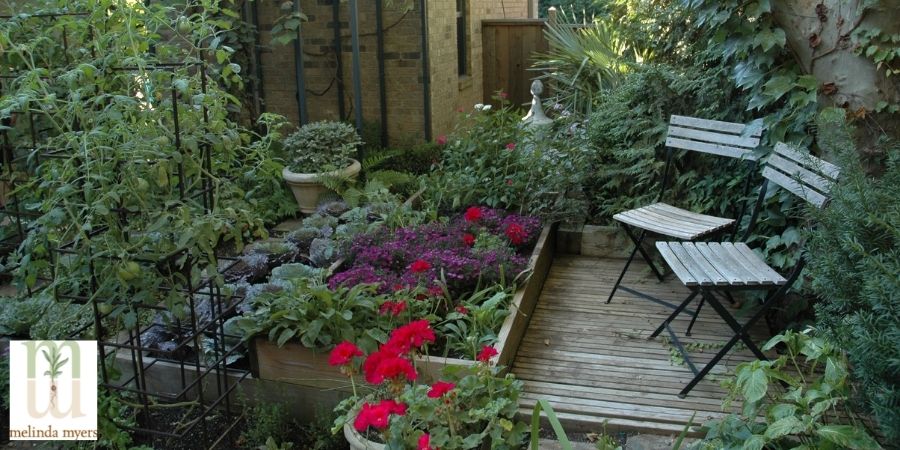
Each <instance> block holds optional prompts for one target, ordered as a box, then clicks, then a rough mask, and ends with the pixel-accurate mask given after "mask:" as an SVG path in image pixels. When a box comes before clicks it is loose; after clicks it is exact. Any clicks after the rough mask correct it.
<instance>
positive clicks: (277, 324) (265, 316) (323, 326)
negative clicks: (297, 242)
mask: <svg viewBox="0 0 900 450" xmlns="http://www.w3.org/2000/svg"><path fill="white" fill-rule="evenodd" d="M282 281H284V283H283V285H285V288H284V290H281V291H278V292H264V293H262V294H260V295H259V296H257V297H256V298H254V300H253V305H252V306H251V308H252V311H251V312H250V313H248V314H245V315H244V316H243V317H242V318H241V319H240V320H239V322H238V325H239V327H240V328H241V329H242V330H243V331H244V333H245V335H246V336H248V337H252V336H255V335H256V334H261V333H266V334H267V336H268V339H269V340H270V341H272V342H275V343H276V344H278V345H279V346H282V345H284V344H285V343H286V342H288V341H291V340H297V341H299V342H300V343H301V344H303V345H304V346H305V347H309V348H330V347H331V346H333V345H335V344H337V343H338V342H341V341H346V340H350V341H353V340H357V339H362V340H366V342H368V348H371V347H374V346H375V345H376V341H377V339H376V338H380V337H381V335H380V334H379V333H377V332H376V330H366V329H364V328H361V327H360V326H359V325H360V324H361V323H371V322H375V321H376V310H377V305H378V304H380V303H381V302H382V301H383V297H382V296H380V295H378V294H377V293H376V292H375V288H374V287H373V286H371V285H365V284H359V285H356V286H353V287H352V288H348V287H342V286H341V287H337V288H335V289H334V290H331V289H329V288H328V286H327V285H326V284H325V283H324V280H321V279H320V280H316V279H309V278H305V277H297V278H291V279H288V280H282Z"/></svg>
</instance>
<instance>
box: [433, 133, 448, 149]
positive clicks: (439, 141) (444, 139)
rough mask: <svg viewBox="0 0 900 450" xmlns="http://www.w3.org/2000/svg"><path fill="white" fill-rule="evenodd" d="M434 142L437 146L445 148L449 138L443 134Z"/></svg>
mask: <svg viewBox="0 0 900 450" xmlns="http://www.w3.org/2000/svg"><path fill="white" fill-rule="evenodd" d="M434 142H435V143H436V144H437V145H440V146H441V147H443V146H445V145H447V136H444V135H443V134H442V135H440V136H438V137H437V139H435V141H434Z"/></svg>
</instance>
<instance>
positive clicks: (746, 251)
mask: <svg viewBox="0 0 900 450" xmlns="http://www.w3.org/2000/svg"><path fill="white" fill-rule="evenodd" d="M734 248H736V249H737V250H738V251H739V252H741V254H742V255H744V258H746V259H747V260H749V261H753V262H754V263H755V264H756V267H757V268H758V270H759V271H760V272H762V273H763V274H765V276H766V277H768V278H769V279H771V280H773V281H774V282H775V284H777V285H782V284H784V283H785V282H786V281H787V280H785V279H784V277H783V276H781V274H780V273H778V272H776V271H775V270H773V269H772V268H771V267H769V265H768V264H766V262H765V261H763V260H762V258H760V257H759V255H757V254H756V252H754V251H753V249H752V248H750V247H748V246H747V244H745V243H743V242H736V243H735V244H734Z"/></svg>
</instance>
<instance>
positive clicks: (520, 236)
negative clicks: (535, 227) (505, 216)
mask: <svg viewBox="0 0 900 450" xmlns="http://www.w3.org/2000/svg"><path fill="white" fill-rule="evenodd" d="M506 237H508V238H509V242H512V244H513V245H521V244H522V243H523V242H525V239H526V238H528V234H526V233H525V229H524V228H522V225H519V224H517V223H511V224H509V225H507V226H506Z"/></svg>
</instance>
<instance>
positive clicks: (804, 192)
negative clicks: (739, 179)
mask: <svg viewBox="0 0 900 450" xmlns="http://www.w3.org/2000/svg"><path fill="white" fill-rule="evenodd" d="M762 175H763V176H764V177H766V178H768V179H769V180H771V181H774V182H775V183H776V184H778V185H779V186H781V187H783V188H785V189H787V190H789V191H791V192H793V193H794V194H797V196H799V197H801V198H803V199H806V201H808V202H810V203H812V204H813V205H816V206H817V207H819V208H821V207H822V205H824V204H825V202H826V201H827V200H828V199H827V198H826V197H825V196H824V195H822V194H820V193H818V192H816V191H815V190H813V189H812V188H809V187H806V186H803V185H802V184H800V183H798V182H797V180H794V179H791V178H790V177H788V176H787V175H785V174H783V173H781V172H779V171H777V170H775V169H773V168H771V167H768V166H767V167H766V168H765V169H763V171H762Z"/></svg>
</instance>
